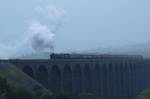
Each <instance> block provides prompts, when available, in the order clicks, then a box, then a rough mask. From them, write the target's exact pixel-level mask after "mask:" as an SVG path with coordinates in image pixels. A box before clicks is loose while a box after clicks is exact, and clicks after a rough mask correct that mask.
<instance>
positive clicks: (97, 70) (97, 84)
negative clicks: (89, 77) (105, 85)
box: [94, 64, 101, 96]
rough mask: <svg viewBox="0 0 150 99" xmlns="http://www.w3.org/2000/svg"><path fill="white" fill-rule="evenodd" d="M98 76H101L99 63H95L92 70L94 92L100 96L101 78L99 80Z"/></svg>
mask: <svg viewBox="0 0 150 99" xmlns="http://www.w3.org/2000/svg"><path fill="white" fill-rule="evenodd" d="M100 76H101V73H100V66H99V64H96V65H95V70H94V78H95V83H94V84H95V88H94V89H95V91H96V94H97V95H99V96H100V92H101V80H100Z"/></svg>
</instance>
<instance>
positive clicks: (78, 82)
mask: <svg viewBox="0 0 150 99" xmlns="http://www.w3.org/2000/svg"><path fill="white" fill-rule="evenodd" d="M73 91H74V93H80V92H81V91H82V72H81V68H80V65H79V64H78V65H76V66H75V68H74V70H73Z"/></svg>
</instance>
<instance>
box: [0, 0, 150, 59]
mask: <svg viewBox="0 0 150 99" xmlns="http://www.w3.org/2000/svg"><path fill="white" fill-rule="evenodd" d="M149 3H150V1H148V0H144V1H140V0H132V1H129V0H127V1H120V0H107V1H105V0H101V1H99V0H94V1H87V0H82V1H79V0H77V1H66V0H64V1H58V0H55V1H54V0H52V1H49V0H45V1H42V0H26V1H23V2H22V1H19V0H14V1H8V0H6V1H0V12H1V16H0V21H1V23H0V34H1V36H0V48H1V51H0V57H1V58H14V57H18V56H20V55H23V56H24V55H30V54H34V53H35V54H36V53H43V52H44V53H45V52H46V53H51V52H56V53H57V52H58V53H61V52H62V53H68V52H70V53H72V52H84V51H87V52H88V51H89V52H90V51H91V50H92V51H95V52H96V51H97V50H98V52H99V53H110V54H116V53H119V54H124V53H126V54H133V52H134V54H142V55H146V54H147V53H149V48H148V47H144V46H148V45H149V42H150V40H149V36H150V33H149V32H150V28H149V26H150V22H149V20H150V11H149V9H150V7H149ZM3 9H5V11H4V10H3ZM9 16H11V18H10V17H9ZM134 45H135V46H136V47H135V46H134ZM137 46H138V47H137ZM135 52H136V53H135ZM143 53H144V54H143Z"/></svg>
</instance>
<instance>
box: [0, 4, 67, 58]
mask: <svg viewBox="0 0 150 99" xmlns="http://www.w3.org/2000/svg"><path fill="white" fill-rule="evenodd" d="M34 11H35V16H36V17H33V18H32V21H31V22H30V23H29V25H28V26H29V27H28V30H27V31H26V32H24V33H23V34H25V37H24V38H23V39H22V40H21V41H18V43H17V44H15V45H13V46H9V45H3V44H0V58H5V59H7V58H14V57H18V56H21V55H25V54H32V53H38V52H53V51H54V37H55V34H56V32H57V31H58V30H59V28H60V27H61V25H62V24H63V16H64V14H65V11H64V9H61V8H56V7H55V6H51V5H49V6H38V7H36V8H35V9H34ZM18 52H20V53H18Z"/></svg>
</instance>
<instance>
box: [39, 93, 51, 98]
mask: <svg viewBox="0 0 150 99" xmlns="http://www.w3.org/2000/svg"><path fill="white" fill-rule="evenodd" d="M39 99H53V97H52V95H50V94H46V93H45V94H43V95H42V96H41V97H40V98H39Z"/></svg>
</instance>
